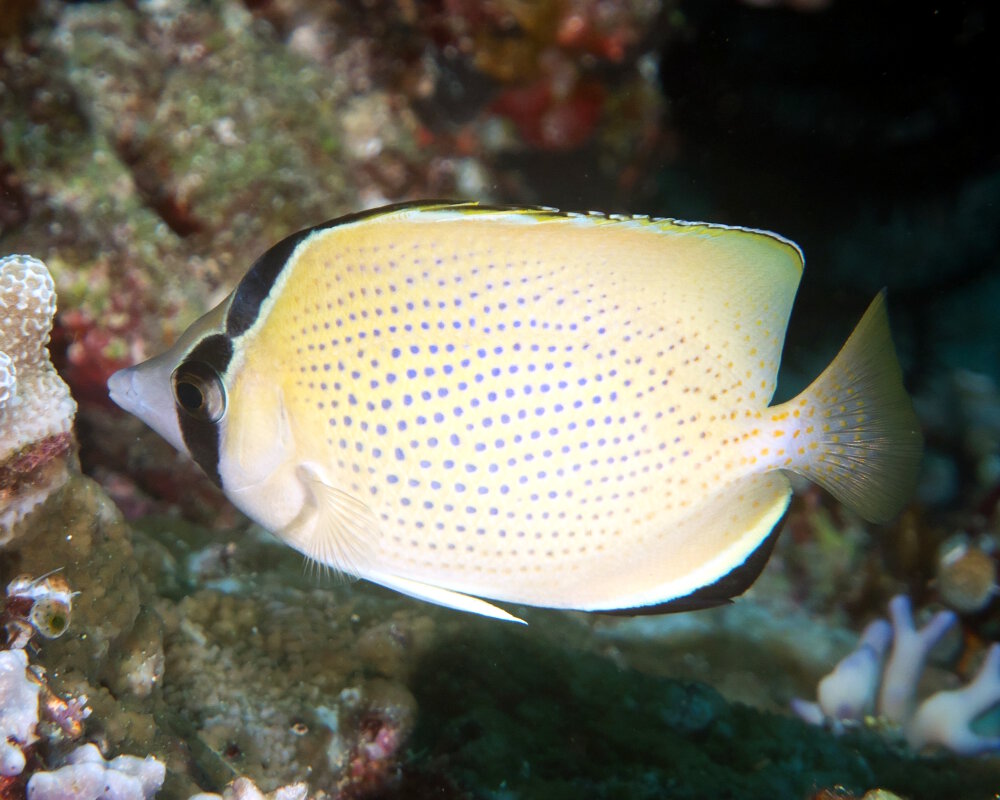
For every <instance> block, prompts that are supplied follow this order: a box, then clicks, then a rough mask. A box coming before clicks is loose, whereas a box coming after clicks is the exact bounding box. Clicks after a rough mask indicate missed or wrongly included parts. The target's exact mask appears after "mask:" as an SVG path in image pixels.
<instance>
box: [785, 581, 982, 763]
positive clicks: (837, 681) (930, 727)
mask: <svg viewBox="0 0 1000 800" xmlns="http://www.w3.org/2000/svg"><path fill="white" fill-rule="evenodd" d="M889 617H890V619H891V620H892V622H891V624H890V622H888V621H886V620H884V619H878V620H875V621H874V622H872V623H871V624H869V625H868V627H867V628H865V630H864V633H863V634H862V636H861V640H860V642H859V644H858V647H857V649H856V650H854V651H853V652H852V653H850V654H849V655H848V656H847V657H845V658H844V659H843V660H842V661H841V662H840V663H839V664H837V666H836V667H834V669H833V671H832V672H831V673H830V674H829V675H827V676H826V677H824V678H823V679H822V680H821V681H820V683H819V687H818V689H817V702H815V703H812V702H808V701H805V700H800V699H795V700H794V701H793V702H792V709H793V710H794V711H795V713H796V714H798V715H799V716H800V717H801V718H802V719H804V720H805V721H806V722H810V723H812V724H814V725H822V724H829V725H830V727H831V728H832V729H833V730H834V731H835V732H840V731H842V730H843V729H844V727H845V723H848V724H849V723H852V722H854V723H861V722H864V721H865V720H866V719H868V718H869V717H871V716H872V715H873V714H874V715H875V716H876V718H877V719H879V720H881V721H884V722H888V723H890V724H891V725H894V726H897V727H898V728H899V729H900V730H901V731H902V733H903V735H904V736H905V737H906V740H907V742H908V743H909V745H910V746H911V747H912V748H913V749H914V750H921V749H923V748H925V747H941V748H945V749H947V750H951V751H952V752H954V753H957V754H959V755H979V754H981V753H988V752H997V751H1000V737H991V736H986V735H981V734H978V733H976V732H975V731H973V729H972V727H971V725H972V722H973V721H974V720H975V719H976V718H977V717H979V716H980V715H982V714H983V713H985V712H986V711H988V710H989V709H990V708H992V707H993V706H996V705H998V704H1000V644H994V645H993V646H992V647H990V649H989V651H988V652H987V655H986V658H985V659H984V661H983V663H982V666H980V668H979V672H978V673H977V674H976V676H975V678H974V679H973V680H972V682H971V683H969V684H968V685H967V686H965V687H963V688H961V689H958V690H955V691H941V692H938V693H936V694H934V695H932V696H931V697H929V698H927V699H926V700H924V701H923V702H921V703H920V704H919V705H918V703H917V685H918V683H919V681H920V676H921V674H922V672H923V670H924V664H925V662H926V660H927V656H928V654H929V653H930V651H931V649H932V648H933V647H934V645H936V644H937V643H938V642H939V641H940V640H941V638H942V637H943V636H944V635H945V634H946V633H947V632H948V630H949V629H950V628H951V627H952V626H953V625H954V624H955V621H956V619H957V618H956V616H955V614H954V613H952V612H951V611H941V612H938V613H937V614H935V615H934V617H932V618H931V620H930V621H929V622H928V623H927V624H926V625H924V626H923V627H922V628H919V629H918V628H917V627H916V626H915V625H914V623H913V612H912V608H911V605H910V600H909V598H908V597H906V596H904V595H899V596H897V597H894V598H893V599H892V600H891V601H890V602H889ZM890 645H891V648H890ZM887 651H888V659H886V658H885V656H886V652H887Z"/></svg>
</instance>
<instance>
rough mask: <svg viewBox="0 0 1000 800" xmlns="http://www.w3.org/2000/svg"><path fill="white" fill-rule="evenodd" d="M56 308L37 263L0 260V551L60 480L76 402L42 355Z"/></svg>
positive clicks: (51, 289) (48, 283)
mask: <svg viewBox="0 0 1000 800" xmlns="http://www.w3.org/2000/svg"><path fill="white" fill-rule="evenodd" d="M55 310H56V295H55V286H54V284H53V282H52V277H51V275H49V271H48V270H47V269H46V267H45V265H44V264H43V263H42V262H41V261H39V260H38V259H35V258H32V257H31V256H21V255H14V256H5V257H3V258H0V548H2V547H3V546H4V545H5V544H7V543H9V542H10V540H11V539H13V538H14V536H15V527H16V525H17V524H18V523H19V522H20V521H21V520H22V519H24V517H25V516H26V515H27V514H28V513H29V512H30V511H31V510H32V509H34V508H35V506H37V505H38V504H39V503H41V502H42V501H43V500H44V499H45V497H47V496H48V494H49V493H50V492H52V491H53V490H54V489H56V488H58V487H59V486H60V485H62V483H63V482H64V481H65V480H66V474H67V473H66V463H67V456H68V455H69V453H70V451H71V450H72V446H73V439H72V427H73V416H74V414H75V413H76V403H74V402H73V399H72V398H71V397H70V394H69V388H68V387H67V386H66V384H65V383H63V382H62V380H61V379H60V378H59V376H58V375H57V374H56V371H55V369H54V368H53V367H52V362H51V361H50V360H49V354H48V351H47V350H46V345H47V344H48V341H49V332H50V330H51V329H52V318H53V316H54V315H55Z"/></svg>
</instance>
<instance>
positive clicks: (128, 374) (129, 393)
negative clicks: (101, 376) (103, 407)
mask: <svg viewBox="0 0 1000 800" xmlns="http://www.w3.org/2000/svg"><path fill="white" fill-rule="evenodd" d="M108 396H109V397H110V398H111V400H112V402H114V403H115V405H117V406H119V407H120V408H122V409H124V410H125V411H128V412H129V413H130V414H136V416H138V414H137V413H136V412H138V411H139V409H140V407H141V406H142V402H141V401H140V399H139V393H138V392H137V391H136V388H135V368H134V367H126V368H125V369H120V370H118V371H117V372H116V373H114V374H113V375H112V376H111V377H110V378H108Z"/></svg>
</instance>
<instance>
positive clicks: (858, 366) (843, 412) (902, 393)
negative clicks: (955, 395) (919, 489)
mask: <svg viewBox="0 0 1000 800" xmlns="http://www.w3.org/2000/svg"><path fill="white" fill-rule="evenodd" d="M803 399H805V400H806V401H807V403H808V406H811V407H813V408H815V414H814V415H813V417H812V419H813V420H814V421H815V420H819V424H818V425H817V424H815V422H814V425H815V427H816V428H817V429H818V430H816V431H815V433H814V434H813V437H814V438H813V441H815V442H816V444H817V445H818V446H817V447H815V448H813V449H812V450H811V451H809V453H808V456H806V457H805V458H803V459H801V461H796V462H795V463H794V464H792V465H791V469H792V470H793V471H795V472H798V473H800V474H801V475H804V476H805V477H807V478H809V479H810V480H811V481H814V482H816V483H818V484H819V485H820V486H822V487H823V488H824V489H826V490H828V491H829V492H830V493H831V494H833V495H834V497H836V498H837V499H838V500H840V501H841V502H842V503H844V504H845V505H847V506H849V507H850V508H852V509H854V511H856V512H857V513H858V514H860V515H861V516H862V517H864V518H865V519H867V520H869V521H870V522H884V521H886V520H888V519H891V518H892V517H893V516H895V515H896V514H897V513H899V511H900V510H901V509H902V508H903V506H904V505H905V504H906V502H907V501H908V500H909V499H910V496H911V494H912V492H913V489H914V486H915V484H916V481H917V473H918V471H919V468H920V457H921V453H922V451H923V436H922V435H921V433H920V423H919V422H918V420H917V415H916V414H915V413H914V411H913V404H912V403H911V402H910V397H909V395H907V393H906V390H905V389H904V388H903V376H902V372H901V371H900V368H899V361H898V360H897V358H896V350H895V348H894V347H893V344H892V337H891V336H890V334H889V318H888V316H887V314H886V310H885V290H884V289H883V290H882V291H881V292H879V294H878V295H876V297H875V299H874V300H873V301H872V303H871V305H870V306H868V310H867V311H866V312H865V315H864V316H863V317H862V318H861V321H860V322H859V323H858V326H857V327H856V328H855V329H854V332H853V333H852V334H851V335H850V337H849V338H848V340H847V342H846V343H845V344H844V346H843V347H842V348H841V350H840V352H839V353H838V354H837V357H836V358H835V359H834V360H833V361H832V362H831V364H830V366H828V367H827V368H826V369H825V370H824V371H823V373H822V374H821V375H820V376H819V377H818V378H817V379H816V380H815V381H813V383H812V384H811V385H810V386H809V388H808V389H806V390H805V391H804V392H803V393H802V394H801V395H800V396H799V398H796V400H794V401H793V402H801V400H803Z"/></svg>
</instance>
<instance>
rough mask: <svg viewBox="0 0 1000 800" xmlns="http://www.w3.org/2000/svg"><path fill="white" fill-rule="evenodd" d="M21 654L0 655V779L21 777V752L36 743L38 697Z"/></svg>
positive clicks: (37, 688) (20, 651)
mask: <svg viewBox="0 0 1000 800" xmlns="http://www.w3.org/2000/svg"><path fill="white" fill-rule="evenodd" d="M40 691H41V686H40V685H39V683H38V681H35V680H32V679H31V675H30V674H29V672H28V656H27V654H26V653H25V652H24V651H23V650H3V651H0V778H3V777H11V776H14V775H20V774H21V772H22V771H23V770H24V767H25V763H26V759H25V754H24V751H25V749H26V748H28V747H30V746H31V745H32V744H34V743H35V741H37V739H38V736H37V734H36V733H35V728H36V726H37V725H38V693H39V692H40Z"/></svg>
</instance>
